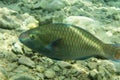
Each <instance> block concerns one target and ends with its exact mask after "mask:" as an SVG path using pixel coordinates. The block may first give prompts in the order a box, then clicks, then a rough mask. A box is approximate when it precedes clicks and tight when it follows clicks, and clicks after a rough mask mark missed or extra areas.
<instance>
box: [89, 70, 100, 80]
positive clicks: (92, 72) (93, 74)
mask: <svg viewBox="0 0 120 80" xmlns="http://www.w3.org/2000/svg"><path fill="white" fill-rule="evenodd" d="M97 74H98V71H97V70H96V69H93V70H92V71H90V72H89V75H90V77H91V78H92V79H94V78H95V77H96V75H97Z"/></svg>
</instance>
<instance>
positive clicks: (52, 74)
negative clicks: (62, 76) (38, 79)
mask: <svg viewBox="0 0 120 80" xmlns="http://www.w3.org/2000/svg"><path fill="white" fill-rule="evenodd" d="M44 75H45V77H47V78H54V77H55V72H54V71H53V70H52V69H48V70H46V71H45V72H44Z"/></svg>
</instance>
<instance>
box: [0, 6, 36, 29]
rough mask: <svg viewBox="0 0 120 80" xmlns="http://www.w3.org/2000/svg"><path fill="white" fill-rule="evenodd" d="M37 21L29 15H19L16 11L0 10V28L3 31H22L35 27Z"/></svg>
mask: <svg viewBox="0 0 120 80" xmlns="http://www.w3.org/2000/svg"><path fill="white" fill-rule="evenodd" d="M37 25H38V21H37V20H36V19H35V18H34V17H33V16H30V15H29V14H27V13H25V14H22V15H20V14H19V13H17V12H16V11H13V10H10V9H8V8H0V28H3V29H19V27H21V29H22V30H24V29H29V28H33V27H36V26H37Z"/></svg>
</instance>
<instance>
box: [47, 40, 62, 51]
mask: <svg viewBox="0 0 120 80" xmlns="http://www.w3.org/2000/svg"><path fill="white" fill-rule="evenodd" d="M61 40H62V39H56V40H54V41H53V42H51V43H50V44H48V45H47V46H46V49H48V50H50V51H56V49H58V47H59V44H60V42H61Z"/></svg>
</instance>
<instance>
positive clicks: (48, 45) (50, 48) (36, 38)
mask: <svg viewBox="0 0 120 80" xmlns="http://www.w3.org/2000/svg"><path fill="white" fill-rule="evenodd" d="M48 36H50V37H51V35H50V34H48V32H46V31H42V30H37V28H36V29H31V30H28V31H26V32H23V33H21V35H20V36H19V40H20V42H21V43H23V44H24V45H25V46H27V47H29V48H30V49H32V50H34V51H36V52H39V53H41V54H43V55H45V56H47V57H50V58H54V54H55V51H54V50H55V49H56V44H58V42H59V41H60V39H57V40H56V39H52V38H50V37H48Z"/></svg>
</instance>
